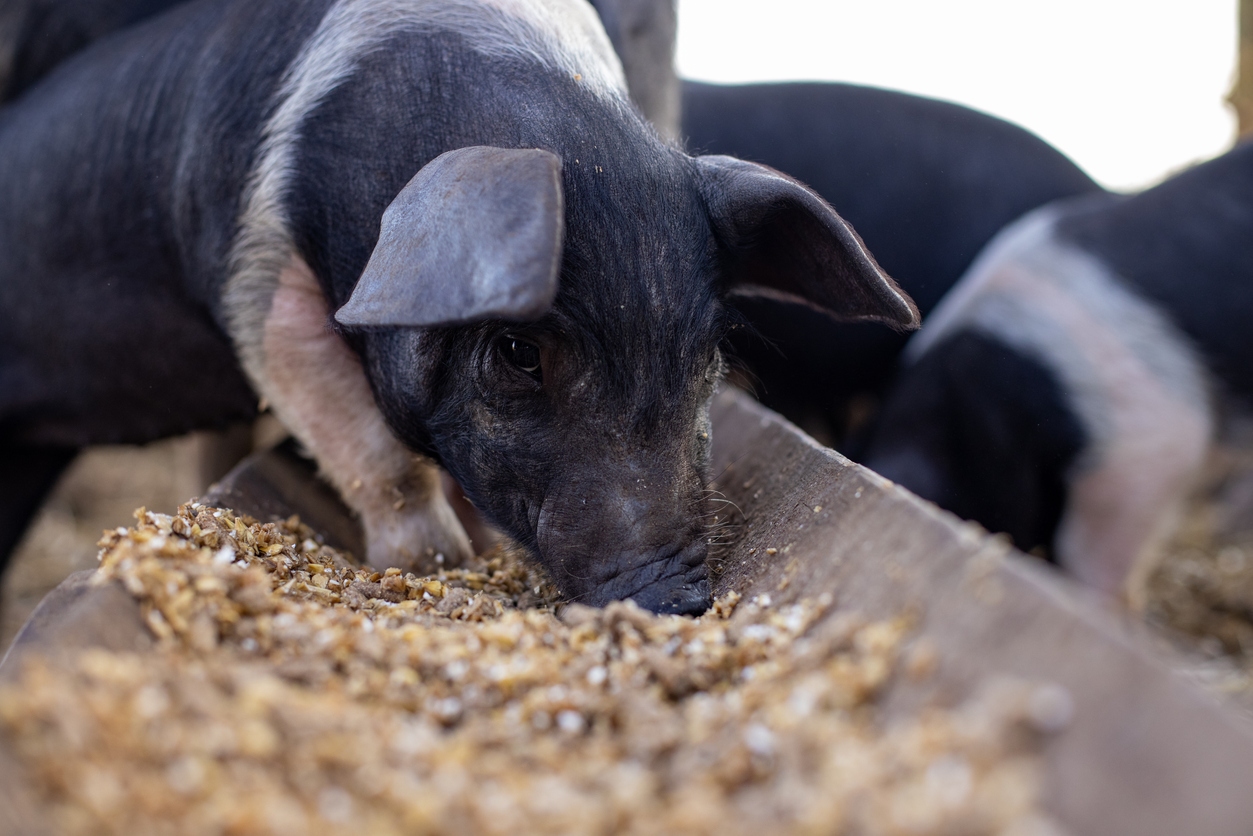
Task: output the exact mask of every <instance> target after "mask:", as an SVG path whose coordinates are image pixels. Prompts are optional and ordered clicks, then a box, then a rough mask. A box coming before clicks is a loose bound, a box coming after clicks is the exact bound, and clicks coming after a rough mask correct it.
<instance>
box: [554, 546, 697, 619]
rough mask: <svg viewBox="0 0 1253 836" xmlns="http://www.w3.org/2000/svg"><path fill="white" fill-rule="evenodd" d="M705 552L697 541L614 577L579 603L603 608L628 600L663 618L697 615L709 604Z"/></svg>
mask: <svg viewBox="0 0 1253 836" xmlns="http://www.w3.org/2000/svg"><path fill="white" fill-rule="evenodd" d="M706 551H707V547H706V545H705V543H703V542H701V541H700V540H696V541H695V542H693V543H691V544H689V545H688V546H686V547H685V548H683V549H681V550H679V551H677V552H674V553H673V554H671V555H669V556H667V557H663V558H660V559H658V560H653V561H650V562H649V563H647V564H645V565H644V566H639V567H637V568H634V569H629V570H627V571H624V572H621V573H620V574H618V575H615V576H614V577H612V578H610V579H608V580H607V581H605V582H603V583H601V584H599V585H598V586H597V587H596V588H595V589H593V590H592V591H590V592H589V593H587V594H586V595H584V596H581V597H580V599H579V600H580V603H584V604H588V605H590V606H594V607H603V606H605V605H606V604H608V603H609V602H611V601H624V600H627V599H630V600H632V601H634V602H635V603H637V604H639V605H640V606H641V607H643V608H644V609H646V610H651V611H652V612H655V613H658V614H662V615H700V614H701V613H703V612H704V611H705V610H707V609H709V606H710V604H711V591H710V586H709V570H708V568H707V567H706V565H705V554H706Z"/></svg>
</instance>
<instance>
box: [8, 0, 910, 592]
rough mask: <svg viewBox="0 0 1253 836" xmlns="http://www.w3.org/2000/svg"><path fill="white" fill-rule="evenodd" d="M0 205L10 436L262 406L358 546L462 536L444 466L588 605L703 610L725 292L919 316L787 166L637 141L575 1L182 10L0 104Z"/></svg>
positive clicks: (592, 27)
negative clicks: (358, 536) (701, 156)
mask: <svg viewBox="0 0 1253 836" xmlns="http://www.w3.org/2000/svg"><path fill="white" fill-rule="evenodd" d="M315 115H316V118H313V117H314V116H315ZM457 149H462V150H458V151H457V153H456V154H451V153H448V152H452V151H454V150H457ZM475 149H478V150H475ZM513 149H517V150H513ZM526 149H543V150H530V151H528V150H526ZM415 172H416V173H417V176H415ZM411 178H412V180H411ZM480 178H486V179H485V180H483V182H482V183H481V184H480V185H475V184H476V183H477V182H478V181H479V179H480ZM406 183H408V184H409V185H406ZM402 187H403V188H402ZM398 193H399V195H398ZM0 200H2V202H3V206H2V207H0V213H3V222H0V334H3V335H4V337H3V338H4V340H5V344H3V346H0V375H3V380H4V385H3V387H0V398H2V400H0V428H2V433H3V436H2V438H3V441H2V442H0V443H3V444H5V445H9V446H11V447H15V448H16V447H21V448H22V449H26V450H29V449H45V450H63V449H66V448H70V447H76V446H81V445H84V444H90V443H100V442H105V441H123V440H125V441H142V440H147V439H150V438H155V437H159V436H161V435H166V434H169V433H173V432H180V431H184V430H188V429H192V428H195V427H201V426H208V425H212V424H214V423H220V422H224V421H227V420H231V419H234V418H237V417H243V416H246V415H249V414H252V412H253V411H254V409H255V402H256V400H255V398H256V397H257V396H260V397H263V398H265V399H267V400H268V401H269V402H270V403H271V404H272V406H273V408H274V409H275V411H276V412H277V413H278V414H279V416H280V418H282V419H283V420H284V422H285V423H286V424H287V425H288V426H289V427H290V428H291V429H292V430H293V432H294V433H295V434H296V435H297V437H298V438H300V440H301V441H302V442H303V443H304V445H305V446H306V447H307V448H308V449H309V450H310V452H311V453H313V455H314V456H315V457H316V458H317V459H318V460H319V463H320V465H321V467H322V470H323V472H324V474H325V475H326V476H327V477H328V479H329V480H330V481H331V482H332V483H333V484H334V485H335V486H336V487H337V488H338V489H339V490H340V492H341V493H342V494H343V496H344V498H345V500H346V501H347V502H348V503H349V505H350V506H351V507H353V508H354V509H355V510H356V511H357V512H358V513H359V514H360V515H361V516H362V520H363V523H364V526H365V529H366V534H367V539H368V541H369V550H370V554H369V557H370V559H371V561H372V562H375V563H376V564H379V565H382V564H385V563H396V562H401V563H408V564H421V563H422V562H423V561H424V560H426V559H428V558H430V557H432V556H434V555H435V553H437V552H439V553H443V554H445V555H446V556H448V557H449V558H452V559H456V558H457V557H460V556H461V555H462V554H463V553H464V551H465V549H466V548H467V543H466V541H465V536H464V533H462V532H461V530H460V527H459V526H458V525H457V523H456V521H455V519H454V518H453V516H452V514H451V512H450V511H449V509H448V507H447V505H446V503H445V501H444V499H443V497H442V494H441V493H440V491H439V490H438V478H437V474H436V471H435V470H434V467H433V464H432V462H433V461H438V462H440V463H441V464H443V465H444V466H445V467H447V469H448V470H449V471H450V472H451V473H452V475H453V476H454V477H456V478H457V479H458V481H459V482H460V483H461V484H462V486H463V487H464V488H465V490H466V491H467V494H468V495H469V496H470V498H471V499H472V500H474V501H475V502H476V503H477V504H478V505H479V507H480V508H481V509H483V510H484V511H485V512H486V513H487V515H488V516H489V518H491V519H492V520H493V521H494V522H495V523H496V524H497V525H499V526H501V527H502V528H503V529H504V530H505V531H506V532H507V533H509V534H510V535H512V536H513V537H514V538H515V539H517V540H518V541H520V542H521V543H523V544H524V545H526V546H528V547H530V548H531V549H532V550H533V551H534V552H535V553H537V554H538V555H539V556H540V558H541V559H542V560H543V561H544V563H545V565H546V566H547V567H548V568H549V570H550V571H551V572H552V574H553V576H554V579H555V580H556V581H557V582H558V583H559V584H560V585H561V586H562V587H563V588H564V589H565V590H566V591H567V593H568V594H570V595H571V596H572V597H575V598H580V599H582V600H587V601H590V602H593V603H596V602H603V601H606V600H611V599H613V598H622V597H634V598H636V599H637V600H639V601H640V602H641V603H643V604H644V605H646V606H649V607H652V608H653V609H658V610H668V611H675V612H686V611H691V610H696V609H700V608H702V607H703V606H704V604H705V602H706V601H707V599H708V583H707V581H706V579H705V568H704V557H705V543H704V539H703V535H702V532H703V530H704V526H705V524H706V520H705V519H704V517H703V512H702V510H701V509H702V507H703V503H704V497H703V488H704V480H705V478H706V474H705V473H704V469H705V468H706V466H707V464H706V461H707V449H708V427H707V425H706V424H705V422H704V418H703V415H704V410H705V408H706V403H707V400H708V397H709V396H710V393H711V391H712V386H713V384H714V381H715V379H716V377H717V371H718V368H719V361H718V353H717V345H718V342H719V340H720V338H721V335H722V330H723V327H724V326H723V320H724V312H723V308H722V306H721V303H720V302H719V298H720V294H721V293H723V292H725V291H726V290H727V289H728V287H734V286H736V285H744V286H747V287H749V289H751V288H752V287H753V286H756V285H758V284H764V285H767V286H769V287H768V288H767V289H768V290H770V291H772V292H783V293H792V294H799V295H803V296H806V297H808V298H810V299H811V300H812V301H815V302H817V303H819V304H825V305H827V307H829V308H831V309H833V310H836V311H837V312H841V313H844V314H847V315H869V316H878V317H883V318H886V319H891V320H894V321H897V322H899V323H901V324H902V325H908V324H909V323H910V322H912V321H913V316H914V314H913V311H912V308H911V306H910V305H909V303H908V301H907V300H906V299H904V298H903V297H902V296H901V295H900V294H899V293H898V292H897V291H896V290H895V288H894V286H892V285H891V283H890V281H889V280H887V279H886V277H884V276H883V275H882V274H881V273H879V272H878V269H877V267H875V266H874V263H873V261H871V260H870V259H869V257H868V256H867V255H866V254H865V253H864V251H862V250H861V249H860V246H859V245H858V244H857V243H856V241H855V239H854V238H853V237H852V236H851V233H848V232H847V228H846V227H844V226H843V225H842V223H841V222H839V219H838V218H837V217H836V216H835V215H834V213H831V212H830V210H829V208H827V207H825V206H823V205H822V204H821V203H820V201H817V200H816V198H813V196H812V195H810V194H809V193H807V192H805V191H804V190H803V189H801V188H800V187H799V186H796V185H795V184H793V183H790V182H789V181H786V180H783V179H782V178H778V177H777V176H774V175H772V174H771V173H769V172H766V171H765V170H761V169H753V168H751V167H748V166H746V165H744V164H739V163H737V162H735V161H728V160H720V159H716V158H709V159H707V160H705V161H700V160H693V159H692V158H690V157H686V156H685V155H683V154H682V153H680V152H679V151H677V150H676V149H674V148H672V147H669V146H667V145H665V144H664V143H663V142H661V141H660V140H659V139H658V138H657V136H656V134H655V133H654V132H653V131H652V129H651V128H649V127H648V125H647V124H646V123H644V122H643V121H642V120H641V119H640V118H639V117H638V116H637V115H636V113H635V112H634V110H633V109H632V108H631V107H630V106H629V105H628V104H627V101H626V96H625V87H624V83H623V79H622V74H621V69H620V66H619V64H618V62H617V60H616V58H615V57H614V56H613V54H612V51H611V50H610V47H609V43H608V40H607V38H606V37H605V34H604V32H603V30H602V29H600V27H599V26H598V24H597V22H596V19H595V16H594V14H593V12H592V9H591V7H590V6H588V5H587V4H586V3H584V2H582V0H551V1H550V2H540V1H539V0H494V2H486V1H485V2H464V0H426V2H423V1H422V0H409V2H403V1H402V0H340V2H336V3H330V2H308V0H266V2H257V1H256V0H235V1H233V2H208V0H200V2H192V3H189V4H187V5H184V6H182V7H180V8H177V9H174V10H172V11H171V12H169V13H167V14H165V15H163V16H161V17H159V18H157V19H155V20H152V21H150V22H148V23H146V24H143V25H140V26H138V27H135V28H132V29H130V30H128V31H126V32H123V33H119V35H118V36H116V37H112V38H109V39H106V40H104V41H102V42H100V43H98V44H96V45H95V46H94V47H92V48H90V49H88V50H86V51H84V52H83V53H82V54H80V55H78V56H77V57H75V58H74V59H72V60H70V61H68V62H66V64H65V65H64V66H62V67H61V68H59V69H58V70H57V71H56V72H54V73H53V74H51V75H50V76H49V77H48V78H47V79H46V80H45V81H44V82H43V83H42V84H40V85H38V86H37V87H36V88H34V89H32V90H31V91H29V92H28V93H27V94H26V95H25V96H23V97H22V98H21V99H20V100H18V101H17V102H15V103H14V104H13V105H12V106H11V107H10V108H8V109H7V110H5V111H3V112H0ZM389 206H390V207H391V208H390V209H389ZM384 210H389V212H390V213H391V214H389V215H388V216H387V217H391V218H393V219H399V220H396V221H395V223H393V224H392V227H393V232H392V233H387V230H388V228H389V227H388V225H387V223H391V222H387V223H385V224H384V233H385V234H384V236H383V237H382V238H380V234H379V219H380V216H383V215H384ZM385 220H386V219H385ZM776 221H788V223H787V224H786V226H782V225H780V224H779V223H776ZM397 224H399V227H397V226H396V225H397ZM397 230H399V231H397ZM389 235H390V236H391V237H389ZM741 241H743V242H744V243H740V242H741ZM380 242H386V243H385V244H384V243H380ZM376 243H377V244H378V246H377V247H376ZM791 244H795V245H796V246H795V247H791V246H790V245H791ZM785 245H789V246H786V247H785ZM780 247H784V249H780ZM793 250H795V251H796V252H797V255H796V256H795V257H796V258H800V259H801V262H800V263H798V264H796V265H792V262H791V261H789V259H791V258H793V256H792V252H793ZM767 253H768V254H769V255H770V258H769V259H766V258H765V256H766V254H767ZM367 262H369V264H370V265H371V269H370V270H366V268H367ZM379 265H382V266H379ZM419 265H425V266H421V267H419ZM790 265H792V266H795V267H796V269H789V266H790ZM363 271H365V276H366V278H364V279H363V278H362V276H363ZM807 282H808V283H807ZM380 300H382V301H381V302H380ZM421 300H426V301H421ZM350 301H351V302H352V304H349V305H345V303H347V302H350ZM337 310H339V313H338V314H336V316H337V317H338V319H339V322H340V325H339V326H338V327H337V328H336V329H331V328H330V327H328V317H329V316H330V315H331V314H332V313H334V312H336V311H337ZM349 310H350V311H351V316H349V315H347V314H346V313H345V311H349ZM511 323H512V324H511ZM236 357H238V358H239V361H240V362H238V363H237V362H236ZM246 381H250V382H251V384H252V386H251V390H250V388H249V386H248V385H247V383H246ZM402 442H403V444H402ZM414 451H416V453H415V452H414ZM418 454H424V455H425V456H426V457H429V458H424V457H423V455H418Z"/></svg>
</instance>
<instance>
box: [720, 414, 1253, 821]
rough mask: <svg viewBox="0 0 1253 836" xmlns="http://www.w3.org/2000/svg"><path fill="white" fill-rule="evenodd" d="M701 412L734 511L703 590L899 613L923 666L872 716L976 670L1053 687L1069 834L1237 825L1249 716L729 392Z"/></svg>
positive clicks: (1061, 586)
mask: <svg viewBox="0 0 1253 836" xmlns="http://www.w3.org/2000/svg"><path fill="white" fill-rule="evenodd" d="M713 418H714V427H715V436H714V437H715V439H716V444H715V464H716V467H718V468H719V469H720V470H721V473H722V475H721V477H720V478H719V480H718V484H717V487H718V488H719V489H720V490H721V491H722V492H723V493H724V494H725V495H726V497H727V498H728V499H730V500H732V501H733V502H735V503H736V504H737V505H738V506H739V507H740V508H741V509H742V513H743V518H742V521H741V522H740V523H739V533H740V537H739V538H738V539H737V541H736V542H735V544H734V546H733V547H732V548H731V549H730V553H729V557H728V561H727V563H726V565H725V571H724V573H723V574H722V575H721V577H719V578H718V579H717V582H716V584H715V586H716V589H717V590H719V591H722V590H726V589H736V590H739V591H741V592H742V593H744V594H747V595H756V594H763V593H766V594H770V595H771V596H772V597H773V598H774V600H775V601H776V602H787V601H790V600H793V599H796V598H798V597H800V596H802V595H814V594H816V593H817V592H819V591H822V590H829V591H831V592H833V593H834V594H835V595H836V596H837V600H838V607H837V610H856V611H858V612H861V613H864V614H865V615H867V616H870V617H886V616H892V615H895V614H899V613H900V612H902V610H904V609H912V610H914V611H916V612H917V613H918V614H919V630H920V633H922V634H925V635H926V636H927V637H928V639H929V641H931V642H933V643H934V647H935V648H936V651H937V657H938V669H937V672H936V674H935V675H934V676H932V677H931V678H930V679H928V680H926V681H924V682H922V683H914V682H911V681H902V682H900V683H898V684H897V685H896V686H895V688H894V689H893V691H892V693H891V695H890V697H889V699H888V703H887V712H888V715H889V716H893V715H899V714H900V713H902V712H905V711H909V710H912V709H914V708H916V707H917V706H918V705H919V704H921V703H925V702H932V701H934V702H938V703H941V704H951V703H953V702H955V701H957V700H960V699H962V698H964V697H966V696H968V695H969V694H970V692H971V689H972V688H973V687H974V686H975V685H976V683H978V682H980V681H981V680H983V679H985V678H986V677H988V676H991V675H1001V674H1006V675H1015V676H1020V677H1023V678H1027V679H1031V680H1036V681H1041V682H1050V683H1056V684H1059V685H1061V686H1063V687H1065V688H1066V689H1067V691H1068V692H1069V694H1070V696H1071V698H1072V700H1073V703H1074V714H1073V721H1072V723H1071V725H1070V726H1069V728H1068V729H1067V730H1066V731H1065V732H1064V733H1063V734H1060V735H1058V736H1057V737H1056V738H1055V739H1054V740H1053V741H1052V742H1051V743H1050V744H1049V746H1048V748H1047V750H1046V753H1045V756H1046V763H1047V776H1046V777H1047V792H1048V798H1047V807H1048V809H1049V811H1050V812H1051V813H1053V814H1054V815H1056V816H1057V817H1058V818H1059V820H1061V821H1062V822H1063V823H1065V824H1067V825H1068V826H1070V827H1072V828H1073V829H1074V830H1075V831H1076V832H1078V833H1138V834H1162V836H1177V834H1181V833H1212V834H1219V833H1229V834H1237V833H1239V834H1246V833H1248V832H1250V830H1251V829H1253V793H1249V792H1248V782H1249V775H1250V774H1253V732H1251V731H1250V728H1249V726H1248V725H1246V723H1245V721H1244V720H1242V719H1240V718H1237V717H1235V716H1234V715H1232V714H1231V713H1229V712H1227V711H1225V710H1224V709H1223V708H1222V707H1221V706H1219V705H1218V704H1217V702H1216V701H1215V700H1213V699H1212V698H1211V697H1210V696H1209V695H1208V694H1206V693H1204V692H1202V691H1200V690H1199V689H1198V688H1196V686H1195V685H1193V684H1192V683H1191V682H1187V681H1185V680H1184V679H1183V678H1182V677H1179V676H1177V675H1175V674H1174V673H1173V672H1171V671H1170V670H1169V669H1168V668H1166V667H1165V666H1164V665H1163V664H1162V663H1161V662H1160V661H1159V659H1158V658H1157V657H1156V656H1155V655H1154V653H1153V652H1152V651H1150V649H1149V645H1148V642H1147V641H1146V640H1144V637H1143V636H1141V635H1137V634H1138V633H1139V632H1140V631H1139V630H1138V629H1136V628H1135V627H1134V626H1132V625H1129V624H1128V623H1127V622H1125V621H1124V620H1122V619H1121V618H1119V617H1117V616H1115V615H1114V614H1113V613H1112V612H1110V611H1108V610H1107V609H1106V608H1105V607H1104V605H1103V604H1102V603H1101V602H1100V601H1098V600H1095V599H1094V598H1092V597H1091V596H1089V595H1088V594H1087V593H1086V592H1085V591H1084V590H1081V589H1078V588H1076V587H1075V586H1074V585H1073V584H1072V583H1071V582H1069V581H1068V580H1067V579H1065V578H1063V577H1061V576H1060V575H1058V574H1057V573H1054V572H1052V571H1050V570H1049V569H1048V567H1046V566H1044V565H1042V564H1040V563H1039V562H1038V561H1035V560H1033V559H1032V558H1029V557H1027V556H1025V555H1022V554H1020V553H1017V552H1014V551H1013V550H1012V549H1010V548H1009V547H1008V546H1007V545H1006V544H1005V543H1004V542H1002V541H1000V540H998V539H995V538H992V537H989V536H988V535H987V534H986V533H984V532H983V531H982V530H981V529H979V528H977V527H976V526H973V525H970V524H967V523H963V522H961V521H960V520H958V519H957V518H956V517H953V516H952V515H949V514H947V513H945V512H942V511H940V510H939V509H937V508H936V507H935V506H933V505H930V504H929V503H925V502H923V501H922V500H920V499H918V498H917V497H915V496H913V495H912V494H910V493H908V492H907V491H905V490H903V489H901V488H899V487H897V486H896V485H893V484H891V483H890V482H888V481H886V480H885V479H883V478H882V477H880V476H878V475H877V474H874V473H872V472H870V471H868V470H866V469H865V468H863V467H860V466H859V465H855V464H853V463H852V462H850V461H849V460H847V459H845V458H843V457H842V456H840V455H839V454H838V453H835V452H834V451H832V450H829V449H826V448H822V447H819V446H818V445H817V444H816V443H814V442H813V441H811V440H810V439H808V438H807V437H806V436H804V435H803V434H801V433H800V432H799V431H798V430H796V429H795V428H794V427H792V426H791V425H790V424H788V423H787V422H786V421H784V420H783V419H782V418H780V417H778V416H777V415H775V414H774V413H771V412H769V411H768V410H766V409H764V408H763V407H761V406H760V405H758V404H756V403H754V402H752V401H750V400H748V399H747V398H744V397H743V396H740V395H738V394H735V393H727V394H724V395H722V396H720V397H719V399H718V401H717V403H716V407H715V410H714V416H713ZM815 509H818V510H815ZM768 548H773V549H777V553H776V554H775V555H773V556H766V555H765V552H766V549H768ZM763 557H764V558H765V559H762V558H763ZM785 578H786V579H787V582H786V584H785V583H784V579H785Z"/></svg>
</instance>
